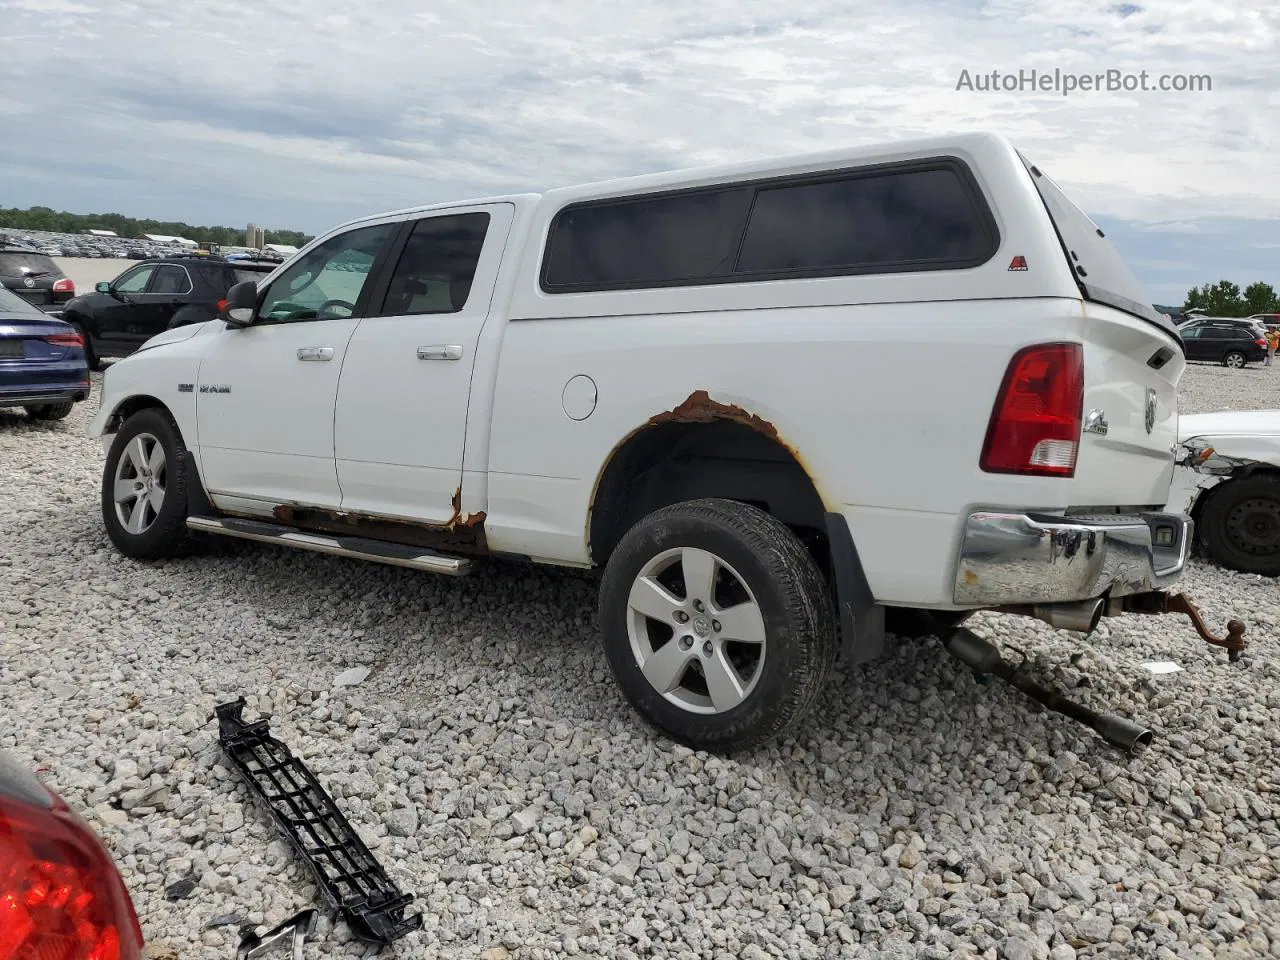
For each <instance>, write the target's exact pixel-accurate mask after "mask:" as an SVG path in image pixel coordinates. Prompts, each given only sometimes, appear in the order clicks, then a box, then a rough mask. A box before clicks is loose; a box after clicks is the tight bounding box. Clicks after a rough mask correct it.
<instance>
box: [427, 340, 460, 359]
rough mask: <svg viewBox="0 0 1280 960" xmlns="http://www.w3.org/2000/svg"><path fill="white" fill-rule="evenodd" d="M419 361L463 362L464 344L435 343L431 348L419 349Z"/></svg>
mask: <svg viewBox="0 0 1280 960" xmlns="http://www.w3.org/2000/svg"><path fill="white" fill-rule="evenodd" d="M418 359H419V360H461V359H462V344H460V343H433V344H431V346H429V347H419V348H418Z"/></svg>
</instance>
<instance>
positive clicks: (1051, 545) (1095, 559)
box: [954, 512, 1192, 607]
mask: <svg viewBox="0 0 1280 960" xmlns="http://www.w3.org/2000/svg"><path fill="white" fill-rule="evenodd" d="M1191 533H1192V523H1191V518H1190V517H1186V516H1183V515H1181V514H1176V513H1139V514H1104V515H1099V516H1087V517H1063V516H1054V515H1049V514H1020V513H994V512H993V513H974V514H970V516H969V517H968V518H967V520H966V521H965V529H964V538H963V540H962V542H961V545H960V560H959V563H958V564H957V568H956V581H955V593H954V599H955V602H956V604H958V605H960V606H967V607H972V606H984V607H986V606H997V605H1001V604H1027V603H1066V602H1069V601H1072V600H1088V599H1092V598H1094V597H1100V596H1103V595H1104V594H1105V595H1109V596H1115V597H1119V596H1124V595H1127V594H1131V593H1143V592H1146V591H1148V590H1159V589H1163V588H1164V587H1167V586H1169V585H1170V584H1172V583H1174V582H1176V581H1177V579H1178V577H1179V575H1181V573H1182V568H1183V567H1184V566H1185V565H1186V562H1187V553H1188V551H1189V549H1190V544H1191Z"/></svg>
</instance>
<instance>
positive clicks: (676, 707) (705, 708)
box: [600, 499, 836, 752]
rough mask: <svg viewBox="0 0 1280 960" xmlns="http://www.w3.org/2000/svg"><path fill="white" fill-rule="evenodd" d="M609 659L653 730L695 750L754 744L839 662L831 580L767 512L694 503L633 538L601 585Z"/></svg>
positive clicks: (798, 711) (787, 720)
mask: <svg viewBox="0 0 1280 960" xmlns="http://www.w3.org/2000/svg"><path fill="white" fill-rule="evenodd" d="M600 623H601V629H602V631H603V635H604V647H605V654H606V656H607V657H608V660H609V665H610V667H611V668H612V670H613V674H614V677H615V678H616V679H617V681H618V684H619V686H621V688H622V691H623V693H624V694H625V695H626V697H627V699H628V700H629V701H630V702H631V704H632V705H633V706H634V707H635V708H636V709H637V710H638V711H639V712H640V714H641V715H642V716H643V717H644V718H645V719H646V720H647V721H649V723H651V724H653V725H654V726H655V727H657V728H658V729H659V730H661V731H663V732H664V733H666V734H667V735H669V736H671V737H672V738H674V739H676V740H678V741H680V742H682V743H685V744H687V745H689V746H691V747H694V748H696V749H705V750H711V751H717V752H724V751H730V750H739V749H743V748H746V747H750V746H753V745H755V744H757V743H760V742H761V741H763V740H766V739H769V738H771V737H774V736H776V735H777V734H779V733H781V732H782V731H783V730H784V729H786V728H787V727H788V726H790V725H791V724H792V723H793V722H794V721H796V720H798V719H799V718H800V717H801V716H802V715H803V714H804V713H805V711H806V710H807V709H808V708H809V707H810V706H811V705H812V703H813V701H814V700H815V698H816V697H817V695H818V694H819V693H820V692H821V691H822V689H823V687H824V686H825V684H826V682H827V679H828V677H829V676H830V673H831V670H832V667H833V666H834V664H835V655H836V629H835V613H834V609H833V606H832V602H831V596H830V593H829V592H828V589H827V585H826V581H825V580H824V578H823V576H822V573H821V572H820V571H819V569H818V567H817V565H816V564H815V563H814V560H813V558H812V556H811V555H810V554H809V552H808V551H807V550H806V549H805V547H804V545H803V544H802V543H801V542H800V540H799V538H798V537H796V536H795V534H793V533H792V532H791V531H790V530H789V529H788V528H787V527H786V526H784V525H783V524H782V523H781V522H779V521H778V520H776V519H775V518H773V517H772V516H770V515H769V514H767V513H765V512H764V511H762V510H759V509H757V508H756V507H751V506H747V505H745V504H741V503H735V502H733V501H729V500H718V499H708V500H693V501H688V502H685V503H678V504H675V505H673V506H670V507H664V508H662V509H661V510H656V511H654V512H653V513H651V514H649V515H648V516H646V517H645V518H644V519H642V520H641V521H640V522H639V523H637V524H636V525H635V526H634V527H632V528H631V530H630V531H628V533H627V534H626V536H624V537H623V538H622V540H621V542H620V543H619V544H618V546H617V549H615V550H614V552H613V555H612V556H611V557H610V559H609V562H608V565H607V567H606V569H605V574H604V578H603V581H602V583H601V587H600Z"/></svg>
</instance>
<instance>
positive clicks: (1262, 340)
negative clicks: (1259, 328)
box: [1253, 337, 1267, 347]
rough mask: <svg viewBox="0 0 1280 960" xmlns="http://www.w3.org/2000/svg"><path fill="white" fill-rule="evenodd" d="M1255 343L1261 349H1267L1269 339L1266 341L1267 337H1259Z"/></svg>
mask: <svg viewBox="0 0 1280 960" xmlns="http://www.w3.org/2000/svg"><path fill="white" fill-rule="evenodd" d="M1253 342H1254V343H1256V344H1257V345H1258V346H1260V347H1265V346H1266V345H1267V339H1266V337H1259V338H1258V339H1257V340H1255V341H1253Z"/></svg>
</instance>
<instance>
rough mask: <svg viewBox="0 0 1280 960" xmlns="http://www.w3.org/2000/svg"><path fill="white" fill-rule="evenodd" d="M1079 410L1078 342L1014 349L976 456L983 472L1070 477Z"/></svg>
mask: <svg viewBox="0 0 1280 960" xmlns="http://www.w3.org/2000/svg"><path fill="white" fill-rule="evenodd" d="M1083 409H1084V351H1083V350H1082V348H1081V347H1080V344H1078V343H1041V344H1036V345H1035V346H1031V347H1025V348H1024V349H1022V350H1019V351H1018V352H1017V353H1016V354H1014V357H1013V359H1012V360H1010V361H1009V368H1008V370H1006V371H1005V375H1004V382H1003V383H1002V384H1001V385H1000V393H999V394H998V395H997V396H996V403H995V408H994V409H993V410H992V412H991V422H990V423H989V424H988V426H987V437H986V441H985V442H984V443H983V445H982V458H981V460H980V461H979V463H980V465H981V467H982V469H983V470H984V471H986V472H987V473H1020V474H1030V475H1033V476H1045V477H1073V476H1075V472H1076V453H1077V452H1078V450H1079V446H1080V421H1081V417H1082V411H1083Z"/></svg>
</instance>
